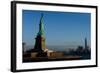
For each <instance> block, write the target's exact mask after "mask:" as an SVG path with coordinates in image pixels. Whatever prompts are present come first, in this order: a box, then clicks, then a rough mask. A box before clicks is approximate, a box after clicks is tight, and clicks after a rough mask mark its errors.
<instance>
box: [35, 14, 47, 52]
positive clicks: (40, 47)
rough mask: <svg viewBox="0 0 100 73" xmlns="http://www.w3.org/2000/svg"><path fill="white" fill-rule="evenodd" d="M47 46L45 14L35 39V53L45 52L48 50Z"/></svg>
mask: <svg viewBox="0 0 100 73" xmlns="http://www.w3.org/2000/svg"><path fill="white" fill-rule="evenodd" d="M45 46H46V45H45V35H44V24H43V14H42V15H41V18H40V23H39V32H38V33H37V36H36V38H35V46H34V50H35V52H44V50H45V49H46V47H45Z"/></svg>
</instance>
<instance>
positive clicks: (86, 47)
mask: <svg viewBox="0 0 100 73" xmlns="http://www.w3.org/2000/svg"><path fill="white" fill-rule="evenodd" d="M85 49H88V46H87V38H85Z"/></svg>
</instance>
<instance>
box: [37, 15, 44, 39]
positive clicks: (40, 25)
mask: <svg viewBox="0 0 100 73" xmlns="http://www.w3.org/2000/svg"><path fill="white" fill-rule="evenodd" d="M38 35H41V36H43V37H44V24H43V14H41V19H40V23H39V32H38Z"/></svg>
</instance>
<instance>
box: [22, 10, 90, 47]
mask: <svg viewBox="0 0 100 73" xmlns="http://www.w3.org/2000/svg"><path fill="white" fill-rule="evenodd" d="M42 13H43V15H44V16H43V24H44V31H45V38H46V45H56V46H57V45H59V46H78V45H82V46H84V39H85V38H87V41H88V45H90V41H91V40H90V39H91V38H90V35H91V31H90V30H91V14H90V13H82V12H81V13H79V12H53V11H34V10H23V12H22V14H23V15H22V42H25V43H26V45H34V43H35V38H36V35H37V33H38V31H39V21H40V18H41V14H42Z"/></svg>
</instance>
